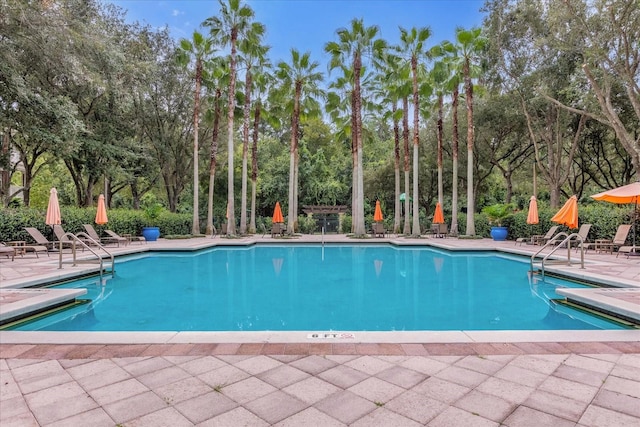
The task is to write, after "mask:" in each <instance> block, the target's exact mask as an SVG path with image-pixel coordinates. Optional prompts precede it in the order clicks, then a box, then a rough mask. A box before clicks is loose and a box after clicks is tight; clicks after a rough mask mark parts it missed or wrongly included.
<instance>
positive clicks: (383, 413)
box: [351, 408, 422, 427]
mask: <svg viewBox="0 0 640 427" xmlns="http://www.w3.org/2000/svg"><path fill="white" fill-rule="evenodd" d="M421 425H422V424H420V423H417V422H415V421H413V420H411V419H409V418H407V417H403V416H402V415H400V414H397V413H395V412H392V411H389V410H388V409H385V408H378V409H376V410H375V411H373V412H369V413H368V414H367V415H365V416H364V417H362V418H360V419H359V420H358V421H356V422H354V423H353V424H351V427H370V426H402V427H418V426H421Z"/></svg>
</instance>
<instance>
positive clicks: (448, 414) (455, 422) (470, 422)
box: [427, 406, 498, 427]
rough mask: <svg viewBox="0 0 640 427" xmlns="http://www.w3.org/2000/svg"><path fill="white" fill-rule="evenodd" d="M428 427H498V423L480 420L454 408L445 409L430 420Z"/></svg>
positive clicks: (478, 417)
mask: <svg viewBox="0 0 640 427" xmlns="http://www.w3.org/2000/svg"><path fill="white" fill-rule="evenodd" d="M427 425H428V426H429V427H450V426H474V427H498V423H496V422H494V421H491V420H488V419H486V418H482V417H481V416H479V415H475V414H472V413H471V412H467V411H463V410H462V409H458V408H454V407H453V406H451V407H449V408H447V409H445V410H444V411H443V412H442V413H440V415H438V416H437V417H436V418H434V419H433V420H431V422H430V423H429V424H427Z"/></svg>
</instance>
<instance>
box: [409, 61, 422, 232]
mask: <svg viewBox="0 0 640 427" xmlns="http://www.w3.org/2000/svg"><path fill="white" fill-rule="evenodd" d="M411 70H412V74H413V235H414V236H420V205H419V203H418V202H419V201H420V199H419V197H418V194H419V193H418V181H419V177H420V174H419V173H418V160H419V158H418V150H419V148H420V99H419V95H418V59H417V58H416V57H415V55H414V56H412V57H411Z"/></svg>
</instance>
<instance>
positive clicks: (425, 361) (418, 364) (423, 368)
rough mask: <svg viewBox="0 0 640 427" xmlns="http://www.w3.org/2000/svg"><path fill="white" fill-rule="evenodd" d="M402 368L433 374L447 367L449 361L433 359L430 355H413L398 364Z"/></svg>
mask: <svg viewBox="0 0 640 427" xmlns="http://www.w3.org/2000/svg"><path fill="white" fill-rule="evenodd" d="M400 365H401V366H402V367H404V368H408V369H413V370H414V371H417V372H420V373H422V374H425V375H435V374H437V373H438V372H440V371H442V370H443V369H445V368H448V367H449V363H446V362H444V361H442V360H435V359H434V358H431V357H422V356H415V357H410V358H409V359H407V360H405V361H404V362H402V363H401V364H400Z"/></svg>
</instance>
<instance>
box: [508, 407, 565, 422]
mask: <svg viewBox="0 0 640 427" xmlns="http://www.w3.org/2000/svg"><path fill="white" fill-rule="evenodd" d="M502 425H504V426H505V427H574V426H575V422H573V421H568V420H565V419H563V418H560V417H556V416H554V415H551V414H547V413H544V412H540V411H536V410H535V409H531V408H527V407H526V406H520V407H518V408H517V409H516V410H515V411H513V413H512V414H511V415H509V417H507V419H506V420H504V422H503V424H502Z"/></svg>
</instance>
